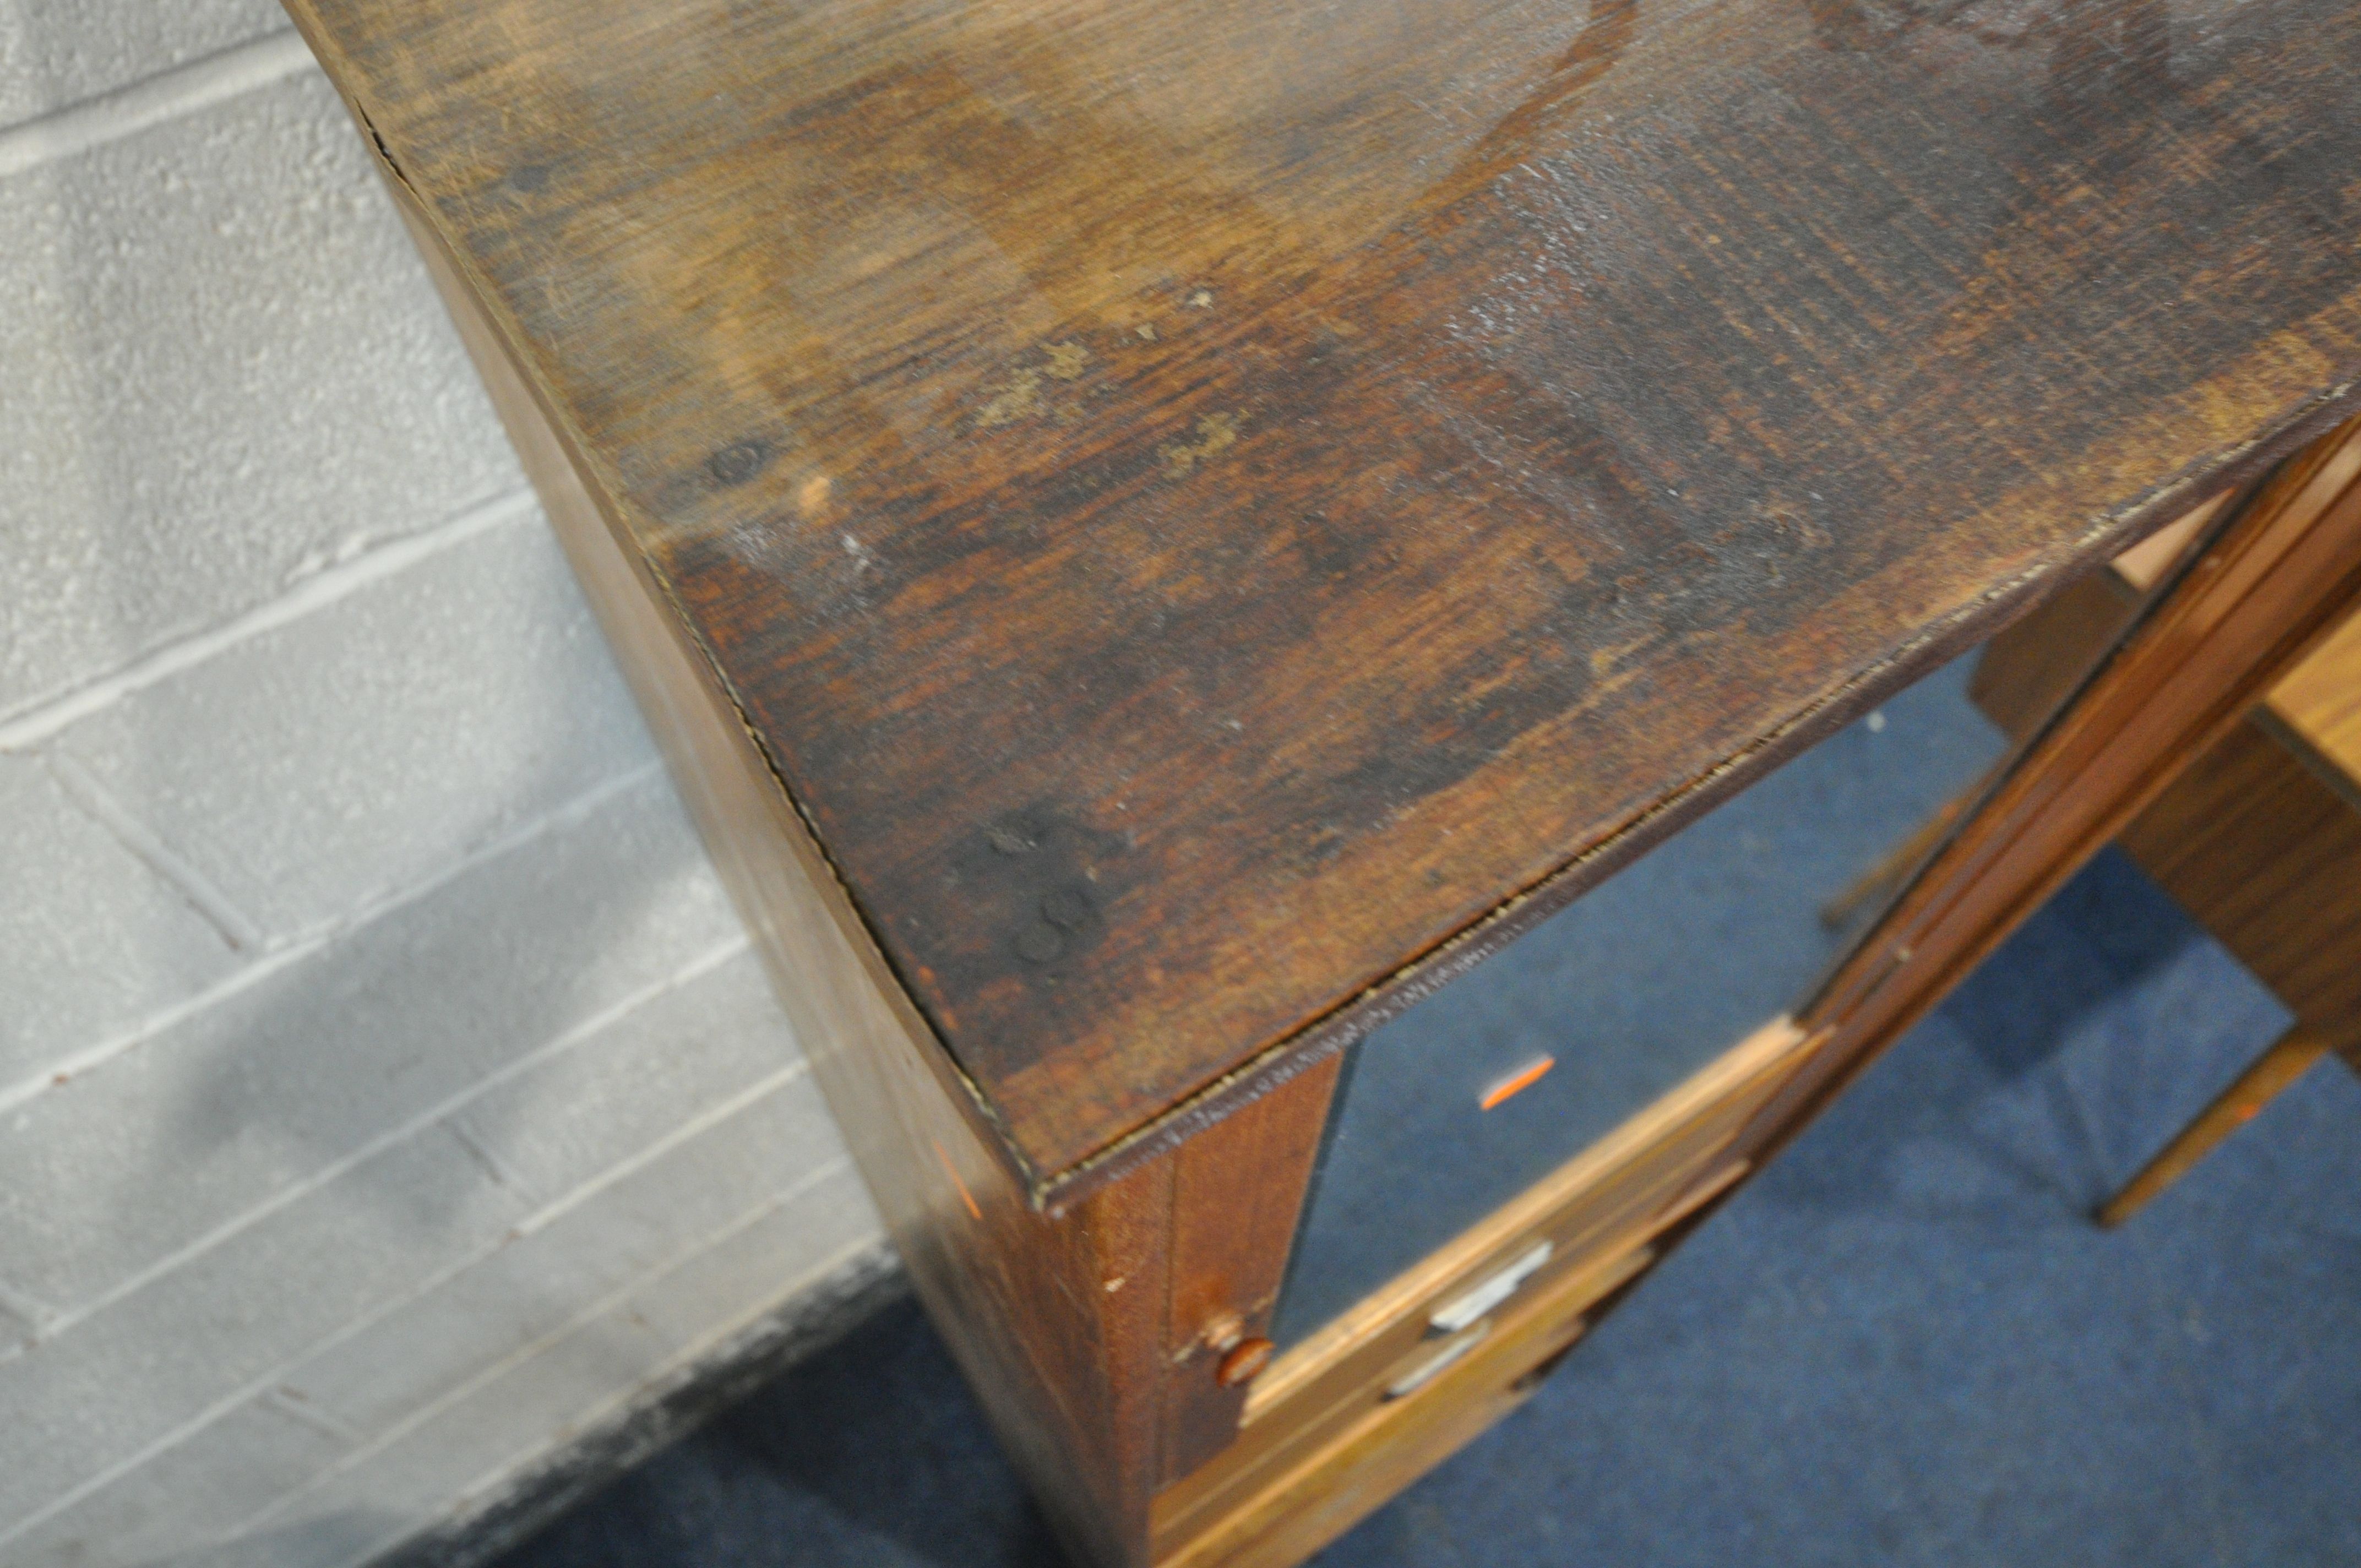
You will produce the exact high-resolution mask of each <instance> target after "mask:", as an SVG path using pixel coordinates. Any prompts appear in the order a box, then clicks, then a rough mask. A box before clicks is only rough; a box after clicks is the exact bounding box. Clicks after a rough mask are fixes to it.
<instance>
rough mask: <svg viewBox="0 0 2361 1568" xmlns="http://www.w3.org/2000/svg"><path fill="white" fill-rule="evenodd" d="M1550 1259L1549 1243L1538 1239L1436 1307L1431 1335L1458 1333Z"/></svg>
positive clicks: (1430, 1320) (1429, 1324) (1428, 1327)
mask: <svg viewBox="0 0 2361 1568" xmlns="http://www.w3.org/2000/svg"><path fill="white" fill-rule="evenodd" d="M1549 1260H1550V1244H1549V1243H1547V1242H1535V1243H1534V1244H1533V1245H1532V1246H1530V1247H1528V1248H1527V1249H1526V1250H1525V1251H1523V1252H1521V1253H1520V1254H1519V1255H1517V1259H1516V1261H1515V1262H1513V1263H1511V1264H1510V1265H1509V1266H1507V1267H1506V1268H1503V1269H1501V1270H1500V1271H1499V1273H1497V1274H1495V1275H1493V1276H1492V1277H1490V1278H1488V1279H1487V1280H1485V1281H1484V1283H1482V1284H1481V1285H1478V1286H1477V1287H1476V1288H1474V1289H1472V1290H1466V1291H1462V1292H1461V1293H1460V1294H1459V1295H1457V1296H1455V1297H1453V1298H1452V1299H1450V1300H1449V1301H1446V1302H1445V1303H1444V1304H1443V1305H1442V1306H1440V1307H1438V1308H1436V1309H1435V1310H1434V1313H1433V1316H1432V1317H1430V1318H1428V1319H1427V1321H1426V1332H1428V1333H1429V1334H1455V1333H1457V1332H1459V1331H1460V1330H1462V1329H1464V1328H1466V1326H1467V1325H1468V1324H1470V1323H1472V1322H1474V1321H1476V1320H1477V1319H1478V1318H1480V1317H1482V1316H1483V1315H1484V1314H1485V1313H1487V1312H1488V1311H1490V1310H1492V1309H1493V1308H1495V1307H1497V1306H1499V1304H1500V1303H1501V1302H1503V1301H1505V1300H1507V1299H1509V1298H1510V1297H1511V1296H1513V1295H1515V1294H1516V1293H1517V1290H1518V1288H1519V1287H1520V1286H1521V1285H1523V1284H1524V1282H1525V1281H1526V1280H1528V1279H1531V1278H1532V1277H1533V1276H1534V1275H1535V1274H1537V1273H1539V1272H1540V1271H1541V1266H1542V1265H1543V1264H1544V1263H1547V1262H1548V1261H1549Z"/></svg>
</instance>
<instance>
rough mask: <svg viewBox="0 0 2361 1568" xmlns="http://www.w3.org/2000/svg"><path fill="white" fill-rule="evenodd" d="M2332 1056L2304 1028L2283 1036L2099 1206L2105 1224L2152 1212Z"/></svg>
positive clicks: (2325, 1044) (2320, 1040)
mask: <svg viewBox="0 0 2361 1568" xmlns="http://www.w3.org/2000/svg"><path fill="white" fill-rule="evenodd" d="M2327 1051H2328V1041H2327V1040H2326V1039H2325V1038H2323V1036H2319V1035H2316V1034H2314V1033H2312V1031H2311V1030H2309V1029H2307V1028H2305V1027H2304V1026H2303V1025H2301V1024H2298V1025H2295V1026H2294V1027H2292V1028H2290V1029H2289V1030H2288V1032H2287V1033H2286V1034H2284V1035H2281V1036H2279V1038H2278V1039H2277V1040H2275V1041H2274V1042H2272V1044H2271V1048H2270V1049H2269V1050H2267V1051H2265V1052H2264V1053H2263V1054H2262V1056H2261V1058H2259V1059H2257V1061H2256V1063H2255V1064H2254V1066H2252V1067H2250V1068H2248V1069H2246V1071H2244V1072H2242V1073H2240V1074H2239V1075H2238V1077H2237V1080H2236V1081H2235V1082H2234V1083H2232V1084H2231V1085H2230V1087H2229V1088H2227V1089H2225V1090H2224V1091H2222V1092H2221V1093H2220V1094H2218V1095H2216V1096H2215V1097H2214V1100H2213V1103H2212V1104H2211V1105H2208V1106H2207V1107H2205V1109H2204V1111H2203V1112H2202V1113H2200V1114H2199V1116H2198V1118H2197V1120H2195V1121H2193V1122H2191V1123H2190V1124H2189V1125H2187V1126H2186V1127H2183V1128H2182V1129H2180V1133H2178V1134H2177V1135H2175V1136H2174V1137H2173V1140H2172V1141H2171V1142H2170V1143H2169V1144H2167V1145H2165V1146H2164V1147H2163V1148H2162V1149H2161V1150H2159V1151H2158V1153H2157V1156H2156V1157H2155V1158H2154V1159H2151V1160H2149V1161H2148V1162H2147V1165H2145V1166H2143V1167H2141V1168H2140V1173H2139V1174H2138V1175H2137V1176H2135V1177H2133V1178H2132V1179H2131V1180H2130V1182H2129V1183H2127V1184H2126V1185H2125V1188H2124V1190H2122V1191H2120V1192H2118V1193H2116V1194H2115V1195H2114V1197H2113V1198H2110V1199H2108V1200H2107V1201H2105V1202H2104V1203H2103V1204H2101V1205H2100V1206H2099V1216H2098V1217H2099V1223H2101V1224H2103V1225H2106V1226H2109V1227H2111V1228H2112V1227H2114V1226H2116V1225H2120V1224H2122V1223H2124V1222H2125V1220H2128V1219H2130V1218H2131V1217H2132V1216H2133V1215H2134V1214H2136V1213H2138V1212H2140V1211H2141V1210H2142V1209H2144V1208H2146V1207H2147V1204H2148V1201H2149V1200H2151V1199H2153V1198H2155V1197H2156V1196H2157V1195H2158V1194H2159V1193H2161V1192H2162V1191H2163V1190H2165V1189H2166V1188H2168V1187H2169V1186H2171V1185H2172V1184H2173V1183H2174V1182H2176V1181H2178V1180H2180V1179H2181V1178H2182V1177H2184V1176H2186V1175H2188V1174H2189V1172H2190V1169H2191V1167H2193V1166H2195V1165H2196V1163H2197V1162H2198V1161H2199V1160H2201V1159H2203V1158H2204V1157H2206V1156H2207V1155H2209V1154H2211V1153H2213V1147H2214V1146H2215V1145H2217V1144H2219V1143H2220V1142H2221V1141H2222V1140H2223V1139H2224V1138H2226V1137H2228V1136H2229V1135H2231V1134H2232V1133H2235V1132H2236V1131H2237V1130H2238V1129H2239V1128H2240V1127H2243V1126H2245V1125H2246V1124H2247V1123H2249V1122H2251V1121H2253V1120H2254V1119H2255V1118H2256V1117H2257V1116H2258V1115H2260V1114H2261V1113H2262V1110H2263V1107H2264V1106H2266V1105H2268V1104H2269V1103H2270V1102H2272V1101H2274V1100H2276V1099H2278V1098H2279V1094H2280V1092H2281V1091H2284V1090H2286V1089H2287V1088H2288V1087H2289V1086H2290V1084H2292V1083H2294V1082H2295V1080H2297V1079H2299V1078H2301V1077H2302V1076H2303V1075H2304V1074H2305V1073H2307V1072H2309V1071H2311V1070H2312V1063H2314V1062H2316V1061H2318V1060H2319V1059H2320V1058H2322V1057H2323V1056H2324V1055H2325V1054H2327Z"/></svg>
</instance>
